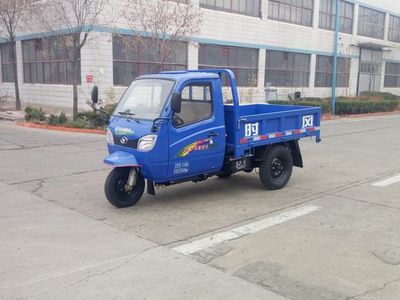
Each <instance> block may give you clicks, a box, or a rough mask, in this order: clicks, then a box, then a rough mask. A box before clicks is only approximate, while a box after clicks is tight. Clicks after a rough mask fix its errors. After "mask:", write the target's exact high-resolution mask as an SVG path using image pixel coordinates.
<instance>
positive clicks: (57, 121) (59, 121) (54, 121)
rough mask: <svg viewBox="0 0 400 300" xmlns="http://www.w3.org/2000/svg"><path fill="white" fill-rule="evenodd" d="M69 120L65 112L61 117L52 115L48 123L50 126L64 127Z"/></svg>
mask: <svg viewBox="0 0 400 300" xmlns="http://www.w3.org/2000/svg"><path fill="white" fill-rule="evenodd" d="M67 121H68V119H67V116H66V115H65V114H64V112H62V113H60V115H58V116H57V115H53V114H51V115H50V117H49V118H48V119H47V123H48V124H50V125H63V124H65V123H67Z"/></svg>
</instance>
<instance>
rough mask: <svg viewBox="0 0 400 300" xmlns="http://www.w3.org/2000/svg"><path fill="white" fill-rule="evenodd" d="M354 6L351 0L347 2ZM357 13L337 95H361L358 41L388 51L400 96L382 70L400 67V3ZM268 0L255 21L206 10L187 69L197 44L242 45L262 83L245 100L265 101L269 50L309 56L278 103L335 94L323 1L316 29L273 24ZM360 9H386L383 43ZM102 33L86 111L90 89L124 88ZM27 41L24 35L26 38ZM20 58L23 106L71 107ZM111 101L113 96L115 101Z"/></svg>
mask: <svg viewBox="0 0 400 300" xmlns="http://www.w3.org/2000/svg"><path fill="white" fill-rule="evenodd" d="M349 2H352V1H349ZM354 3H355V9H354V24H353V34H345V33H340V34H339V39H340V41H339V55H340V56H343V57H348V58H350V59H351V70H350V79H349V81H350V82H349V87H348V88H338V89H337V95H338V96H342V95H343V96H347V95H355V94H356V91H357V77H358V67H359V66H358V60H359V57H358V56H359V49H358V47H356V46H355V45H357V44H358V43H360V42H374V43H380V44H384V45H385V46H387V49H389V51H384V57H383V60H384V63H383V66H382V79H381V91H385V92H386V91H387V92H391V93H395V94H399V95H400V88H384V86H383V84H384V74H385V72H384V70H385V69H384V65H385V62H386V61H395V62H400V43H392V42H389V41H387V27H388V16H389V13H390V14H394V15H398V16H400V4H398V3H397V1H392V0H362V1H356V2H354ZM268 5H269V3H268V0H262V6H261V7H262V8H261V10H262V17H261V18H258V17H251V16H246V15H240V14H233V13H228V12H223V11H215V10H211V9H202V11H203V24H202V27H201V31H200V34H199V35H198V36H196V37H193V42H190V43H189V46H188V68H189V69H196V68H197V66H198V43H211V44H220V45H228V46H240V47H250V48H257V49H259V63H258V84H257V88H254V89H249V88H242V89H241V93H240V94H241V95H242V97H243V98H245V97H251V98H252V99H242V101H246V102H248V101H253V102H259V101H264V99H265V96H264V78H265V61H266V55H267V51H268V50H282V51H290V52H298V53H306V54H311V62H310V69H311V70H310V71H311V72H310V78H309V87H305V88H290V87H289V88H282V87H280V88H278V94H279V98H280V99H287V97H288V94H291V93H294V92H295V91H301V92H302V94H303V95H305V96H308V97H327V96H330V95H331V88H318V87H314V82H315V72H314V71H315V65H316V56H317V55H318V54H322V55H332V54H333V43H334V32H333V31H329V30H324V29H319V28H318V17H319V5H320V1H319V0H314V18H313V26H312V27H306V26H301V25H295V24H290V23H285V22H280V21H275V20H269V19H268V18H267V16H268ZM359 5H363V6H367V7H371V8H378V9H379V10H382V8H384V9H385V12H386V32H385V40H378V39H373V38H368V37H362V36H358V35H357V23H358V8H359ZM118 27H119V28H120V29H125V28H126V27H127V26H124V24H123V21H122V20H121V21H120V22H119V23H118ZM101 31H102V32H93V33H92V34H91V38H90V39H89V41H88V43H87V45H86V46H85V47H84V48H83V49H82V52H81V72H82V84H81V86H80V87H79V98H80V107H81V108H85V107H88V106H87V105H86V102H87V101H88V100H89V97H90V90H91V87H92V86H93V85H94V84H96V85H98V86H99V88H100V92H101V94H102V95H103V98H110V95H115V96H116V97H118V96H119V95H121V94H122V93H123V91H124V90H125V88H122V87H113V64H112V58H113V57H112V33H111V32H112V30H111V29H110V30H109V32H107V31H108V30H107V29H105V30H104V28H103V29H102V30H101ZM25 37H26V36H25ZM17 55H18V56H17V58H18V72H19V82H20V83H21V84H20V86H21V97H22V101H23V102H24V103H25V104H26V103H34V104H41V105H52V106H56V107H61V108H64V109H66V108H70V107H71V106H72V87H71V86H68V85H47V84H26V83H23V65H22V49H21V42H18V43H17ZM88 74H91V75H93V79H94V80H93V83H86V80H85V79H86V75H88ZM0 93H3V94H4V93H7V94H9V95H13V84H12V83H1V74H0ZM111 98H112V97H111Z"/></svg>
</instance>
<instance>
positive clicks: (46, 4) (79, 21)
mask: <svg viewBox="0 0 400 300" xmlns="http://www.w3.org/2000/svg"><path fill="white" fill-rule="evenodd" d="M108 3H109V0H47V1H42V2H40V3H38V4H37V6H36V14H37V16H38V17H39V19H40V23H41V24H42V26H44V28H45V29H47V30H50V31H51V32H52V34H53V35H61V34H62V35H64V37H65V38H66V39H69V42H70V43H69V44H70V45H71V49H72V50H71V51H72V89H73V108H72V112H73V117H74V119H75V118H76V117H77V114H78V84H79V82H78V81H79V77H80V74H79V72H80V67H79V65H80V53H81V50H82V48H83V47H84V46H85V44H86V42H87V41H88V38H89V35H90V34H91V32H92V31H93V28H94V26H95V25H98V24H99V22H100V18H101V13H102V12H103V10H104V9H105V7H106V5H107V4H108Z"/></svg>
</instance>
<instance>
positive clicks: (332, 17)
mask: <svg viewBox="0 0 400 300" xmlns="http://www.w3.org/2000/svg"><path fill="white" fill-rule="evenodd" d="M353 12H354V4H352V3H349V2H346V1H342V0H341V1H340V16H339V19H340V20H339V22H340V23H339V31H340V32H344V33H352V32H353V15H354V13H353ZM319 28H322V29H328V30H335V28H336V0H321V2H320V7H319Z"/></svg>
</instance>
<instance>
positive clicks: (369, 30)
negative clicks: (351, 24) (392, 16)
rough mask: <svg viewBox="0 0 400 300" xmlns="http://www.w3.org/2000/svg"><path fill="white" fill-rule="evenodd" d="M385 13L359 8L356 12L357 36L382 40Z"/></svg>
mask: <svg viewBox="0 0 400 300" xmlns="http://www.w3.org/2000/svg"><path fill="white" fill-rule="evenodd" d="M384 32H385V13H383V12H380V11H377V10H374V9H370V8H366V7H363V6H360V8H359V10H358V34H359V35H363V36H368V37H372V38H376V39H383V35H384Z"/></svg>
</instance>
